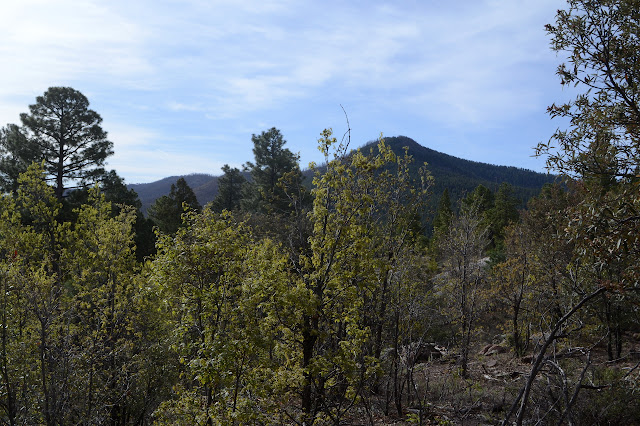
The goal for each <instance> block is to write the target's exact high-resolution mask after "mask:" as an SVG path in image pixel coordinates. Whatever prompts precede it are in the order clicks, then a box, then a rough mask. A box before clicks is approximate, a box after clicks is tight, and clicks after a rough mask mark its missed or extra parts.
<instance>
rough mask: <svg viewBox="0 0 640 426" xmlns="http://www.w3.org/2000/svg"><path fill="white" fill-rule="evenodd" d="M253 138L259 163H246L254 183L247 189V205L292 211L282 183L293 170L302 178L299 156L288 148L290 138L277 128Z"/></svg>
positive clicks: (251, 208)
mask: <svg viewBox="0 0 640 426" xmlns="http://www.w3.org/2000/svg"><path fill="white" fill-rule="evenodd" d="M251 141H252V142H253V155H254V158H255V162H254V163H252V162H247V163H246V164H245V169H246V170H249V171H250V172H251V178H252V182H251V183H250V184H248V185H247V186H246V188H245V196H244V197H243V205H244V208H245V209H246V210H250V211H262V212H275V213H284V212H288V211H290V210H292V209H291V207H290V200H289V197H287V194H286V193H285V190H284V188H283V187H282V186H281V185H278V183H279V182H280V179H281V178H282V177H283V176H285V174H287V173H291V172H297V179H298V180H299V181H302V174H301V173H300V168H299V167H298V156H297V155H296V154H294V153H292V152H291V151H289V149H288V148H285V147H284V145H285V144H286V143H287V141H285V140H284V138H283V137H282V133H280V130H278V129H276V128H275V127H272V128H271V129H269V130H267V131H266V132H264V131H263V132H262V133H261V134H260V135H252V136H251Z"/></svg>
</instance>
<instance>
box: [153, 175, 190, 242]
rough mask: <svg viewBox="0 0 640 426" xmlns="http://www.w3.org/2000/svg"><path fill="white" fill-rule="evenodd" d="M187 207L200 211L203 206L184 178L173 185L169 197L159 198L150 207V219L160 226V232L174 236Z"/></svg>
mask: <svg viewBox="0 0 640 426" xmlns="http://www.w3.org/2000/svg"><path fill="white" fill-rule="evenodd" d="M185 205H186V206H187V208H188V210H193V211H200V209H201V206H200V203H199V202H198V199H197V198H196V194H195V193H194V192H193V190H192V189H191V187H190V186H189V185H188V184H187V181H186V180H185V179H184V178H180V179H178V180H177V182H176V183H175V184H171V191H170V192H169V195H163V196H162V197H160V198H158V199H157V200H156V201H155V203H153V205H151V207H149V212H148V213H149V218H150V219H151V220H153V222H154V223H155V224H156V225H157V226H158V228H159V229H160V231H162V232H164V233H167V234H172V233H174V232H176V231H177V230H178V228H179V227H180V225H181V223H182V218H181V216H182V213H183V212H184V208H185Z"/></svg>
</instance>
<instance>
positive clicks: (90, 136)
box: [0, 87, 113, 199]
mask: <svg viewBox="0 0 640 426" xmlns="http://www.w3.org/2000/svg"><path fill="white" fill-rule="evenodd" d="M29 111H30V113H28V114H27V113H23V114H20V120H21V121H22V128H21V129H20V130H19V132H21V133H22V134H23V135H24V136H19V134H18V133H17V129H16V128H15V127H11V126H10V130H11V134H10V135H8V137H7V143H6V144H5V145H4V149H5V150H6V154H5V155H6V156H9V157H11V158H13V159H16V160H18V161H17V163H15V166H14V167H13V169H8V170H7V169H3V170H2V172H3V174H5V175H6V176H7V177H8V178H9V179H10V180H11V179H13V178H15V177H17V176H16V175H15V172H16V171H18V172H23V171H24V169H23V167H24V166H25V165H28V164H30V163H31V162H32V161H34V160H37V161H40V160H44V161H45V170H46V171H47V175H48V179H49V180H51V181H53V182H54V187H55V194H56V197H57V198H58V199H62V198H63V196H64V195H65V190H66V189H68V188H73V187H77V186H78V185H82V184H83V183H85V182H94V181H95V179H96V178H97V177H98V176H99V175H100V174H102V173H103V172H104V170H103V169H102V166H103V165H104V162H105V160H106V158H107V157H108V156H110V155H111V154H113V150H112V148H113V143H112V142H110V141H109V140H107V133H106V132H105V131H104V130H102V128H101V127H100V124H101V123H102V118H101V117H100V115H99V114H98V113H97V112H95V111H94V110H92V109H89V100H88V99H87V98H86V97H85V96H84V95H83V94H82V93H80V92H79V91H77V90H75V89H72V88H71V87H50V88H49V89H48V90H47V91H46V92H45V93H44V95H42V96H38V97H37V98H36V103H35V104H33V105H30V106H29ZM25 143H26V144H25ZM6 160H7V157H5V159H4V160H3V162H2V163H1V164H0V165H2V166H7V164H8V161H6ZM69 182H73V183H72V184H71V186H69ZM11 186H13V185H11Z"/></svg>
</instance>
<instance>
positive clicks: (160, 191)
mask: <svg viewBox="0 0 640 426" xmlns="http://www.w3.org/2000/svg"><path fill="white" fill-rule="evenodd" d="M385 141H386V143H387V144H388V145H389V146H390V147H391V149H393V151H394V152H395V153H396V154H401V153H402V152H403V150H404V147H405V146H406V147H408V148H409V154H411V155H412V156H413V158H414V166H415V168H416V169H417V168H418V167H419V166H421V165H422V164H423V163H425V162H426V163H428V169H429V170H430V172H431V174H432V175H433V177H434V179H435V182H434V183H435V184H434V188H433V199H434V206H435V203H436V202H437V200H438V199H439V198H440V195H441V194H442V192H443V191H444V189H445V188H449V194H450V196H451V200H452V201H453V202H454V204H455V203H456V201H457V200H458V199H460V198H462V197H464V194H466V193H469V192H471V191H473V189H474V188H475V187H476V186H478V185H480V184H482V185H484V186H486V187H487V188H489V189H491V190H493V191H495V190H497V188H498V186H500V184H501V183H502V182H507V183H509V184H510V185H512V187H513V195H514V196H515V197H517V198H518V199H519V200H521V201H522V205H524V203H525V202H526V200H528V199H529V198H531V197H532V196H533V195H535V194H537V193H538V192H539V191H540V188H541V187H542V186H543V185H544V184H545V183H548V182H552V181H553V180H554V177H553V176H550V175H546V174H543V173H537V172H533V171H531V170H525V169H520V168H517V167H510V166H496V165H492V164H486V163H479V162H475V161H470V160H465V159H462V158H457V157H453V156H451V155H448V154H444V153H442V152H438V151H435V150H433V149H430V148H427V147H424V146H422V145H420V144H419V143H418V142H416V141H414V140H413V139H411V138H408V137H406V136H396V137H389V138H385ZM375 145H376V142H370V143H367V144H365V145H364V146H363V147H362V149H368V147H375ZM320 170H322V167H320ZM304 175H305V176H306V177H307V181H308V182H310V181H311V178H312V176H313V171H311V170H306V171H305V172H304ZM180 177H184V179H185V180H186V181H187V183H188V184H189V186H190V187H191V188H192V189H193V191H194V192H195V194H196V196H197V197H198V201H199V202H200V204H202V205H203V206H204V205H205V204H207V203H208V202H210V201H211V200H213V199H214V198H215V196H216V195H217V193H218V177H217V176H212V175H208V174H197V173H196V174H190V175H186V176H171V177H167V178H164V179H161V180H158V181H156V182H151V183H140V184H130V185H128V187H129V188H133V189H134V190H135V191H136V192H137V193H138V196H139V197H140V201H141V202H142V209H143V211H146V209H147V208H148V207H149V206H150V205H151V204H153V202H154V201H155V200H156V199H157V198H159V197H161V196H163V195H167V194H168V193H169V190H170V188H171V184H174V183H175V182H176V181H177V180H178V179H179V178H180ZM245 177H246V178H247V179H250V176H249V174H248V173H245Z"/></svg>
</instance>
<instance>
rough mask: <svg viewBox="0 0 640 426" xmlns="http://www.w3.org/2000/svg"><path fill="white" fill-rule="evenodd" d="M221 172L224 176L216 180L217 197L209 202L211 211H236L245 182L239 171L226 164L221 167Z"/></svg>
mask: <svg viewBox="0 0 640 426" xmlns="http://www.w3.org/2000/svg"><path fill="white" fill-rule="evenodd" d="M222 171H223V172H224V174H223V175H222V176H220V177H219V178H218V195H217V196H216V198H214V200H213V201H212V202H211V209H212V210H213V211H215V212H221V211H223V210H229V211H232V210H237V209H238V208H239V207H240V201H241V200H242V188H243V186H244V185H245V183H246V182H247V180H246V179H245V178H244V176H242V174H241V173H240V170H239V169H237V168H235V167H233V168H232V167H230V166H229V165H228V164H225V165H224V166H222Z"/></svg>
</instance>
